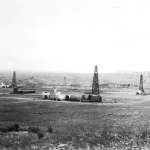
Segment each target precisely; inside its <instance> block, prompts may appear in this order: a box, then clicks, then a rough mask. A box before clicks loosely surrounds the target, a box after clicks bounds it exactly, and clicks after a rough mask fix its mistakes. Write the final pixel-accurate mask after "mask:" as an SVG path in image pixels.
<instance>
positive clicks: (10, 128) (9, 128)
mask: <svg viewBox="0 0 150 150" xmlns="http://www.w3.org/2000/svg"><path fill="white" fill-rule="evenodd" d="M19 130H20V127H19V125H18V124H13V125H10V126H6V127H0V131H1V132H12V131H16V132H18V131H19Z"/></svg>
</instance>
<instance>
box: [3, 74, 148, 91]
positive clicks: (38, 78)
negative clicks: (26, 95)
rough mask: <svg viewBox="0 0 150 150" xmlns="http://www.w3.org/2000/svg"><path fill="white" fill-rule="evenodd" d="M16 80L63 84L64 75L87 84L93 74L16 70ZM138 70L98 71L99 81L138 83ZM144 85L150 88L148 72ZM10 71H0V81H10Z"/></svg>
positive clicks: (68, 79)
mask: <svg viewBox="0 0 150 150" xmlns="http://www.w3.org/2000/svg"><path fill="white" fill-rule="evenodd" d="M16 75H17V82H19V83H22V84H26V83H27V84H28V85H30V84H31V85H32V84H34V85H36V86H41V85H49V84H63V83H64V77H66V82H67V83H68V84H82V85H85V86H89V85H91V84H92V78H93V74H88V73H53V72H49V73H35V72H33V73H32V72H16ZM139 76H140V72H114V73H100V72H99V81H100V83H102V84H103V83H116V84H131V85H138V84H139ZM143 76H144V86H145V87H149V88H150V72H144V73H143ZM11 79H12V72H0V81H7V82H11Z"/></svg>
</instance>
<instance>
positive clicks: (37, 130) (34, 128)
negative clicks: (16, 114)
mask: <svg viewBox="0 0 150 150" xmlns="http://www.w3.org/2000/svg"><path fill="white" fill-rule="evenodd" d="M39 131H40V128H39V127H29V128H28V132H32V133H38V132H39Z"/></svg>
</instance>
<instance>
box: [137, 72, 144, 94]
mask: <svg viewBox="0 0 150 150" xmlns="http://www.w3.org/2000/svg"><path fill="white" fill-rule="evenodd" d="M136 95H145V91H144V87H143V75H142V74H141V75H140V83H139V89H138V91H137V92H136Z"/></svg>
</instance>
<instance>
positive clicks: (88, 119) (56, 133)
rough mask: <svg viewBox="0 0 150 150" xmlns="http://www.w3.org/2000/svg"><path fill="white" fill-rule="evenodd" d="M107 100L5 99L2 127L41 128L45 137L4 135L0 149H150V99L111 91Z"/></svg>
mask: <svg viewBox="0 0 150 150" xmlns="http://www.w3.org/2000/svg"><path fill="white" fill-rule="evenodd" d="M16 97H17V98H16ZM102 97H103V100H104V103H103V104H94V103H92V104H90V103H79V102H72V103H71V102H54V101H44V100H40V99H36V98H34V99H33V98H32V97H31V98H30V95H28V96H27V98H25V95H24V96H23V97H22V98H21V95H20V96H19V95H18V96H16V95H2V96H1V97H0V126H3V127H4V126H9V125H13V124H14V123H16V124H18V125H19V126H20V127H21V128H28V127H33V126H34V127H35V126H36V127H39V128H40V130H41V132H42V133H43V135H44V136H43V137H42V138H41V139H39V138H38V136H37V134H34V133H28V132H27V133H26V132H17V133H16V132H7V133H1V134H0V148H2V147H6V148H8V149H9V148H10V149H17V148H22V149H27V148H28V149H34V148H35V149H48V148H50V147H51V148H52V147H54V146H58V145H60V143H62V144H67V146H68V145H71V146H72V147H73V148H75V149H79V148H80V149H81V148H82V149H87V147H90V149H92V148H93V149H94V148H97V149H98V148H100V147H101V149H105V148H108V147H111V148H112V147H115V148H116V149H121V148H124V149H125V148H127V147H128V148H131V147H133V146H136V147H149V143H150V139H149V136H150V128H149V125H150V96H136V95H135V91H134V90H132V89H130V90H129V89H128V90H127V89H126V90H121V91H117V90H116V91H113V92H106V93H105V94H102ZM113 102H115V103H113ZM49 126H50V127H51V128H52V131H51V132H50V133H49V132H48V131H47V129H48V127H49ZM69 147H70V146H69ZM68 149H69V148H68ZM70 149H71V148H70Z"/></svg>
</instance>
